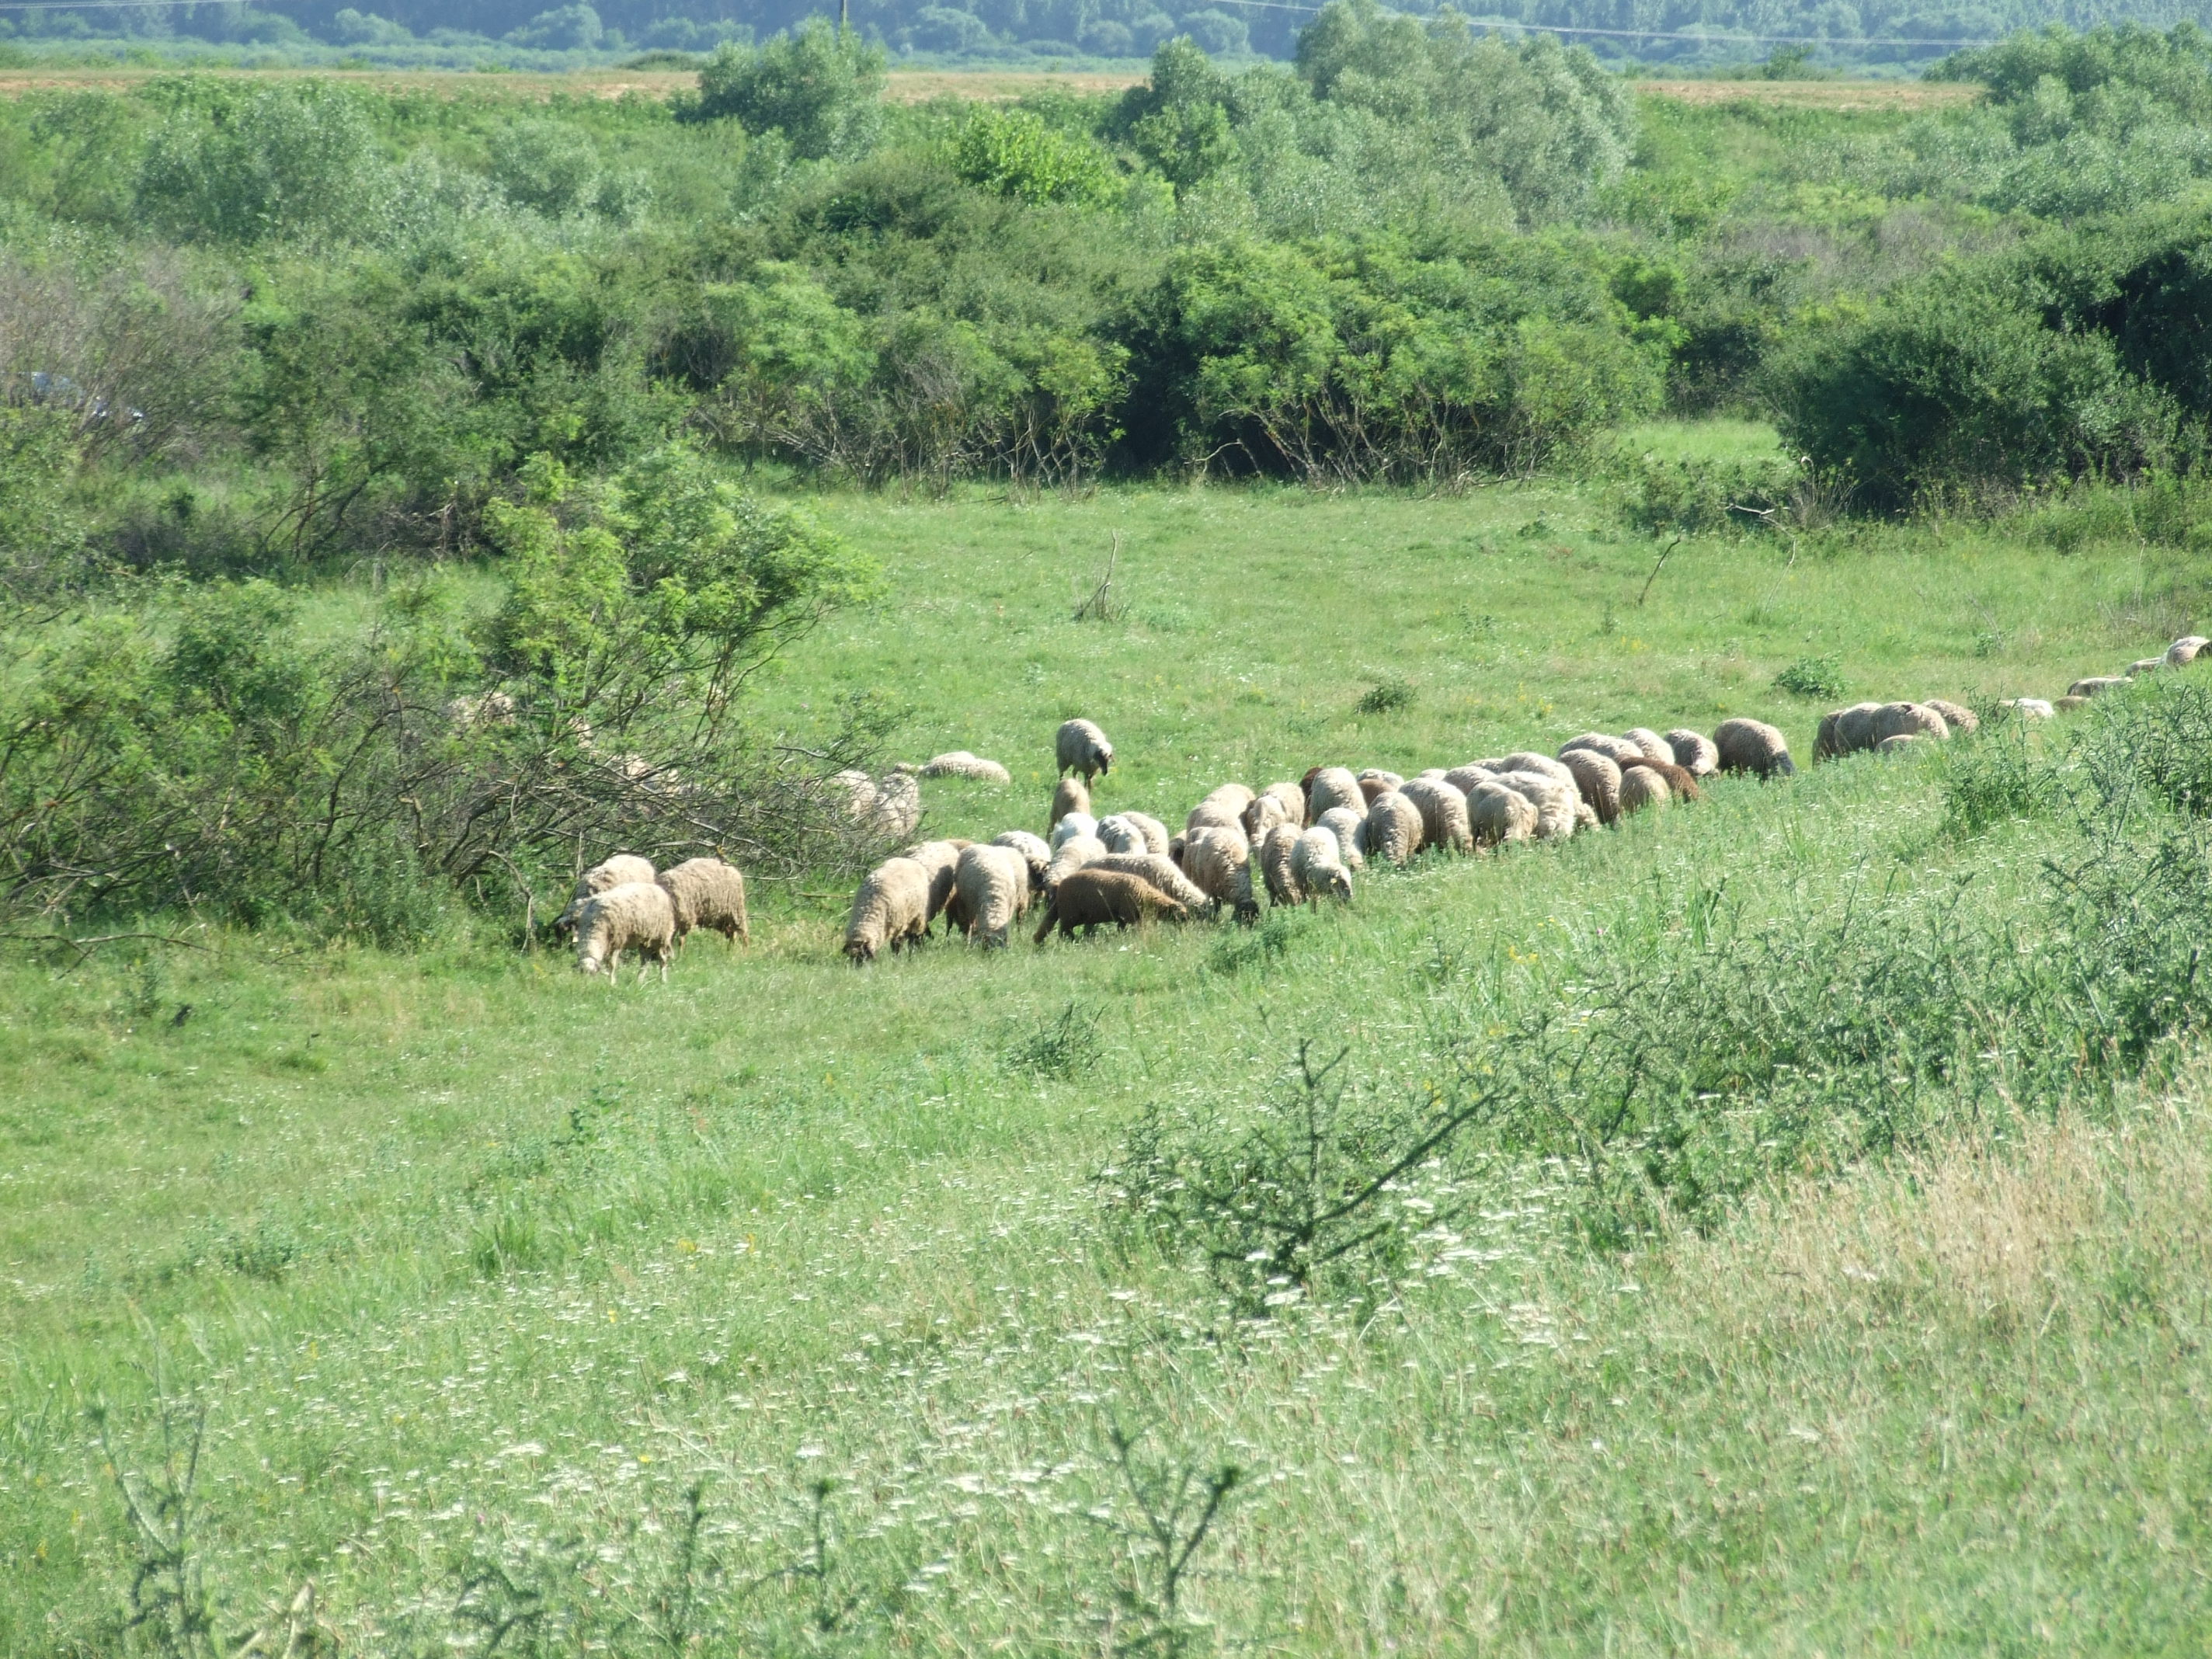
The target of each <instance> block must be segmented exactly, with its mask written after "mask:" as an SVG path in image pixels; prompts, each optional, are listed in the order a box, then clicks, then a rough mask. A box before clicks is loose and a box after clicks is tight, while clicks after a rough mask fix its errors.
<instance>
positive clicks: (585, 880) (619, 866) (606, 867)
mask: <svg viewBox="0 0 2212 1659" xmlns="http://www.w3.org/2000/svg"><path fill="white" fill-rule="evenodd" d="M652 881H653V860H651V859H645V858H640V857H639V856H638V855H637V854H635V853H617V854H615V855H614V856H613V857H612V858H610V859H606V860H603V861H601V862H600V863H598V864H595V865H593V866H592V867H591V868H590V869H588V870H586V871H585V872H584V873H583V874H582V875H580V876H578V877H577V878H576V888H575V891H574V894H572V895H571V896H570V897H569V900H568V908H565V909H563V910H562V912H561V914H560V915H557V916H556V917H554V918H553V926H554V927H555V929H556V930H558V931H565V930H566V929H568V928H570V927H574V926H575V925H576V918H577V917H578V916H580V915H582V914H583V909H584V906H585V905H586V903H587V902H590V901H591V900H592V899H593V898H595V897H597V896H599V894H601V893H604V892H605V891H607V890H609V889H610V888H614V887H620V886H623V885H624V884H626V883H629V882H645V883H647V884H651V882H652Z"/></svg>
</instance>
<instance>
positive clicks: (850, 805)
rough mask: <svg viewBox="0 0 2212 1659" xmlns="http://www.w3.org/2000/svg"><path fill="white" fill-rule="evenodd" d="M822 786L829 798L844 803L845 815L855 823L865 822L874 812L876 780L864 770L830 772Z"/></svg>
mask: <svg viewBox="0 0 2212 1659" xmlns="http://www.w3.org/2000/svg"><path fill="white" fill-rule="evenodd" d="M823 788H824V789H825V790H827V791H828V793H829V797H830V799H833V800H838V801H842V802H843V803H844V806H845V813H846V816H847V817H849V818H851V819H852V821H853V822H854V823H866V822H867V821H868V820H869V819H870V818H871V817H873V816H874V814H875V810H876V781H875V780H874V779H873V778H872V777H870V776H869V775H867V774H866V772H858V771H853V770H850V769H848V770H846V771H842V772H836V773H832V774H831V775H829V777H828V778H827V779H825V780H824V781H823Z"/></svg>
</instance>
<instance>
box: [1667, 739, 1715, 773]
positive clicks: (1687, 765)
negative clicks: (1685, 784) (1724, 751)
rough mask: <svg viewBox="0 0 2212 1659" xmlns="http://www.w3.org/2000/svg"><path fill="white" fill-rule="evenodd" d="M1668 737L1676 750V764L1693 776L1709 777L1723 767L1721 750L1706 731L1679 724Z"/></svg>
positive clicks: (1670, 744) (1669, 743) (1669, 742)
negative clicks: (1693, 729) (1693, 730)
mask: <svg viewBox="0 0 2212 1659" xmlns="http://www.w3.org/2000/svg"><path fill="white" fill-rule="evenodd" d="M1666 737H1667V742H1668V745H1669V746H1670V747H1672V748H1673V750H1674V764H1675V765H1677V766H1679V767H1680V768H1681V769H1683V770H1684V771H1685V772H1687V773H1688V774H1689V775H1691V776H1692V777H1693V778H1709V777H1711V776H1712V775H1713V774H1714V773H1716V772H1717V771H1719V770H1720V769H1721V751H1720V750H1717V749H1716V748H1715V747H1714V746H1713V740H1712V739H1711V738H1709V737H1707V736H1706V735H1705V733H1704V732H1692V731H1691V730H1690V729H1689V727H1687V726H1676V727H1675V728H1674V730H1673V731H1671V732H1668V733H1667V734H1666Z"/></svg>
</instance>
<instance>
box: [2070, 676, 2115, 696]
mask: <svg viewBox="0 0 2212 1659" xmlns="http://www.w3.org/2000/svg"><path fill="white" fill-rule="evenodd" d="M2127 683H2128V682H2127V678H2126V677H2125V676H2124V675H2121V674H2093V675H2091V676H2090V677H2089V678H2087V679H2086V680H2076V681H2075V682H2074V684H2071V685H2069V686H2068V687H2067V688H2066V695H2067V696H2069V697H2093V696H2097V695H2098V694H2099V693H2100V692H2105V691H2109V690H2112V688H2113V687H2114V686H2116V685H2125V684H2127Z"/></svg>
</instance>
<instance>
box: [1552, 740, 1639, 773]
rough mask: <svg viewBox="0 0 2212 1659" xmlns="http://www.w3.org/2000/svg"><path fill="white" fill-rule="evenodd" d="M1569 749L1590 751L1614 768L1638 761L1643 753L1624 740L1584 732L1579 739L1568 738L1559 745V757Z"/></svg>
mask: <svg viewBox="0 0 2212 1659" xmlns="http://www.w3.org/2000/svg"><path fill="white" fill-rule="evenodd" d="M1570 749H1588V750H1592V751H1593V752H1595V753H1597V754H1600V755H1602V756H1604V757H1606V758H1607V760H1609V761H1611V762H1612V763H1613V764H1614V765H1615V766H1618V765H1620V763H1621V762H1623V761H1625V760H1635V759H1638V757H1641V756H1642V755H1643V753H1644V750H1643V749H1642V748H1641V747H1639V746H1638V744H1633V743H1631V742H1630V741H1629V740H1628V739H1627V738H1616V737H1614V736H1613V734H1612V733H1611V732H1583V734H1582V736H1580V737H1579V738H1568V739H1567V740H1566V741H1565V743H1563V744H1560V745H1559V753H1560V755H1561V756H1562V757H1565V754H1566V752H1567V750H1570Z"/></svg>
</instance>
